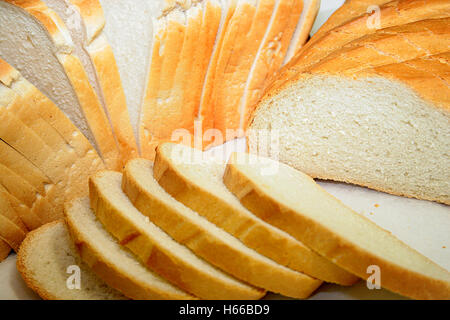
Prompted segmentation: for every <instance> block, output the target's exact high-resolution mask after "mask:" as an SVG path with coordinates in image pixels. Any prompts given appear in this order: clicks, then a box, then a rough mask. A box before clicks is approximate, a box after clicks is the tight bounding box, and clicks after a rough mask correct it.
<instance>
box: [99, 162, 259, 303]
mask: <svg viewBox="0 0 450 320" xmlns="http://www.w3.org/2000/svg"><path fill="white" fill-rule="evenodd" d="M105 174H106V175H110V176H113V175H117V176H116V177H114V178H115V179H116V178H117V177H118V179H121V175H120V174H119V173H113V172H108V171H105V172H101V173H98V174H96V175H95V176H94V177H92V178H91V179H90V200H91V207H92V209H93V210H94V212H95V214H96V216H97V218H98V219H99V220H100V221H101V222H102V224H103V225H104V226H105V228H106V229H107V230H108V231H109V232H110V233H111V234H112V235H113V236H114V237H116V238H117V239H118V241H119V242H120V243H121V244H122V245H124V246H125V247H127V248H128V249H130V250H131V252H133V253H134V254H135V255H136V256H138V258H139V259H140V260H141V261H142V262H143V263H144V264H145V265H146V266H148V267H149V268H150V269H152V270H154V271H155V272H157V273H158V274H160V275H161V276H163V277H164V278H166V279H168V280H169V281H171V282H172V283H173V284H175V285H177V286H178V287H179V288H181V289H183V290H185V291H186V292H189V293H192V294H194V295H195V296H197V297H199V298H201V299H260V298H261V297H262V296H263V295H264V294H265V292H264V291H262V290H260V289H256V288H253V287H250V286H246V285H242V286H235V285H231V284H230V282H228V281H223V280H222V279H218V278H216V277H215V276H214V275H212V274H208V273H205V272H204V271H203V270H199V269H197V268H196V267H195V266H193V265H191V264H190V263H189V262H188V261H187V260H186V259H185V258H184V257H180V256H179V255H178V254H174V253H173V252H172V251H171V250H168V249H167V247H166V246H165V245H164V244H163V243H160V242H159V241H158V239H157V238H153V237H152V236H151V235H150V234H149V233H148V232H146V231H144V229H143V226H142V225H137V224H136V223H135V222H134V221H132V220H131V219H129V218H128V217H127V216H126V215H124V214H123V213H122V212H120V210H119V209H118V208H117V207H116V206H115V205H114V203H112V202H111V201H110V199H108V197H107V194H104V190H102V187H101V186H100V184H99V182H98V179H101V178H102V176H104V175H105ZM143 221H144V220H143Z"/></svg>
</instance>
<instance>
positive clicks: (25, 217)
mask: <svg viewBox="0 0 450 320" xmlns="http://www.w3.org/2000/svg"><path fill="white" fill-rule="evenodd" d="M0 196H1V197H4V198H5V199H7V200H8V201H9V204H10V205H11V207H12V208H13V209H14V210H15V211H16V213H17V214H18V216H19V217H20V220H22V222H23V223H24V224H25V226H26V227H27V229H28V230H30V231H31V230H34V229H37V228H39V227H40V226H42V224H43V221H42V220H41V218H39V215H38V214H37V212H36V210H38V209H37V208H33V209H32V208H28V207H27V206H26V205H25V204H23V203H22V202H21V201H20V200H18V199H17V198H16V197H14V196H13V195H12V194H10V193H9V192H8V190H6V189H5V187H3V185H1V184H0Z"/></svg>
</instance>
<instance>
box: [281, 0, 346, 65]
mask: <svg viewBox="0 0 450 320" xmlns="http://www.w3.org/2000/svg"><path fill="white" fill-rule="evenodd" d="M346 2H351V0H350V1H346ZM319 9H320V0H303V11H302V15H301V16H300V20H299V21H298V24H297V27H296V28H295V32H294V36H293V37H292V41H291V43H290V45H289V48H288V50H287V52H286V56H285V57H284V61H283V65H285V64H286V63H288V62H289V60H291V59H292V57H293V56H294V55H295V54H296V53H297V52H298V50H300V49H301V48H302V47H303V45H304V44H305V43H306V41H308V37H309V33H310V32H311V29H312V26H313V24H314V22H315V20H316V17H317V14H318V13H319Z"/></svg>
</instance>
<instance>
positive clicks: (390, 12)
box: [277, 0, 450, 83]
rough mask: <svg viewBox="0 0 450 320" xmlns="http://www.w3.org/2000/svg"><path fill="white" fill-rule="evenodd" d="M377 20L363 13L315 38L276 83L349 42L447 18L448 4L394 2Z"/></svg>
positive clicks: (419, 0) (384, 7) (438, 1)
mask: <svg viewBox="0 0 450 320" xmlns="http://www.w3.org/2000/svg"><path fill="white" fill-rule="evenodd" d="M375 14H378V15H379V17H380V18H379V19H378V20H377V19H376V17H373V16H371V15H370V14H369V13H365V14H363V15H361V16H359V17H357V18H354V19H352V20H350V21H348V22H346V23H343V24H342V25H339V26H337V27H335V28H333V29H331V30H330V31H328V32H327V33H325V34H324V35H323V36H321V37H319V38H315V40H314V44H313V45H312V44H311V45H310V46H309V47H308V48H305V49H303V50H301V51H300V52H299V54H297V55H296V57H295V59H293V60H292V61H291V63H290V64H289V65H288V66H287V67H286V68H285V69H284V70H283V72H282V74H281V75H280V77H279V79H278V81H277V82H279V83H280V82H281V81H282V80H283V79H286V78H288V75H289V74H292V73H296V72H302V71H304V70H305V69H307V68H308V67H310V66H312V65H313V64H315V63H317V62H319V61H320V60H321V59H323V58H325V57H326V56H327V55H329V54H330V53H332V52H333V51H335V50H337V49H339V48H341V47H342V46H343V45H345V44H347V43H349V42H350V41H353V40H356V39H358V38H360V37H362V36H365V35H368V34H372V33H375V32H376V31H377V30H378V29H383V28H388V27H392V26H398V25H402V24H406V23H411V22H415V21H420V20H424V19H439V18H446V17H449V16H450V2H448V1H442V0H429V1H422V0H397V1H392V2H389V3H387V4H385V5H382V6H381V7H380V8H379V12H378V13H375Z"/></svg>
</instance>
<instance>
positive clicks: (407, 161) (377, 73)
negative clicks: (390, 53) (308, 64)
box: [249, 53, 450, 204]
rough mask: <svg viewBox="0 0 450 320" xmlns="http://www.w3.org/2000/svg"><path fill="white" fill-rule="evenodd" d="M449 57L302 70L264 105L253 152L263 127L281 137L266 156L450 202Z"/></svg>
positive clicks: (318, 174)
mask: <svg viewBox="0 0 450 320" xmlns="http://www.w3.org/2000/svg"><path fill="white" fill-rule="evenodd" d="M446 61H449V53H446V54H441V55H436V56H431V57H424V58H419V59H415V60H409V61H405V62H403V63H400V64H391V65H386V66H381V67H377V68H373V69H368V70H363V71H361V72H357V73H356V74H355V73H353V72H348V73H347V72H338V73H333V72H330V73H321V74H319V75H314V74H312V75H311V74H310V75H307V74H303V75H299V76H298V77H297V79H295V80H293V81H292V82H288V83H286V86H285V87H284V88H282V89H280V90H278V91H276V92H273V93H271V94H270V95H269V96H267V97H266V98H264V99H263V100H262V102H261V103H260V104H259V107H258V108H257V111H256V112H255V114H254V120H253V123H252V125H251V126H250V131H249V145H250V149H251V150H258V147H259V145H260V142H258V137H257V136H255V133H256V132H261V131H264V130H265V132H267V133H268V134H276V137H278V144H277V145H276V148H277V152H276V153H274V154H267V156H270V157H274V158H276V159H278V160H280V161H281V162H284V163H286V164H288V165H291V166H293V167H295V168H296V169H298V170H301V171H302V172H305V173H306V174H308V175H310V176H312V177H315V178H321V179H329V180H334V181H344V182H349V183H354V184H358V185H362V186H367V187H369V188H373V189H376V190H380V191H384V192H389V193H392V194H396V195H402V196H407V197H414V198H418V199H425V200H431V201H438V202H442V203H446V204H450V194H449V190H450V182H449V181H450V176H449V172H448V170H445V169H444V168H447V167H448V166H450V160H449V159H448V157H447V155H446V151H445V150H448V148H450V145H449V141H448V139H446V137H447V136H448V135H449V134H450V131H449V126H448V121H449V117H450V109H449V106H450V101H449V96H450V93H449V87H448V79H449V77H448V74H450V66H449V65H448V62H446ZM299 97H301V98H299ZM374 110H376V114H375V113H373V112H374ZM430 141H433V142H434V143H433V144H430V143H429V142H430ZM392 143H395V145H396V146H397V147H396V148H392Z"/></svg>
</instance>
